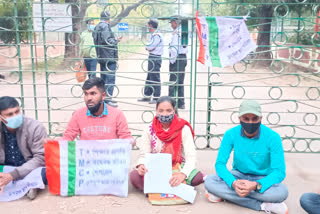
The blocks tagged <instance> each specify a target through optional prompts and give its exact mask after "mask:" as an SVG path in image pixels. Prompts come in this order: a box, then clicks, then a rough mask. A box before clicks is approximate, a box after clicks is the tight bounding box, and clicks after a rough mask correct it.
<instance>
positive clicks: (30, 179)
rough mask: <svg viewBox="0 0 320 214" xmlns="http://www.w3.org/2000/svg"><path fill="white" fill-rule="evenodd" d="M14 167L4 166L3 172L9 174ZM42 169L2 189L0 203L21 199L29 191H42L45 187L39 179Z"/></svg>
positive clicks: (40, 178)
mask: <svg viewBox="0 0 320 214" xmlns="http://www.w3.org/2000/svg"><path fill="white" fill-rule="evenodd" d="M15 168H16V167H12V166H4V168H3V172H4V173H9V172H11V171H13V170H14V169H15ZM41 170H42V168H41V167H40V168H37V169H35V170H33V171H31V172H30V173H29V174H28V175H27V176H25V177H24V178H23V179H21V180H17V181H11V182H10V183H8V184H7V185H6V186H5V187H4V191H3V193H2V194H0V201H14V200H17V199H19V198H22V197H23V196H24V195H25V194H26V193H27V192H28V191H29V190H30V189H44V188H45V186H44V184H43V181H42V177H41Z"/></svg>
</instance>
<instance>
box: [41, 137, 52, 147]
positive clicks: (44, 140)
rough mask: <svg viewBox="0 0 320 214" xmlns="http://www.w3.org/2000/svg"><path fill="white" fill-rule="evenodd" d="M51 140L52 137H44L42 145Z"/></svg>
mask: <svg viewBox="0 0 320 214" xmlns="http://www.w3.org/2000/svg"><path fill="white" fill-rule="evenodd" d="M49 140H51V139H50V138H47V139H42V141H41V143H42V145H43V146H44V145H46V144H47V143H48V141H49Z"/></svg>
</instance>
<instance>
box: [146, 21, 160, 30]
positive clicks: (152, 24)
mask: <svg viewBox="0 0 320 214" xmlns="http://www.w3.org/2000/svg"><path fill="white" fill-rule="evenodd" d="M148 25H151V26H152V28H154V29H157V28H158V20H156V19H150V20H149V21H148Z"/></svg>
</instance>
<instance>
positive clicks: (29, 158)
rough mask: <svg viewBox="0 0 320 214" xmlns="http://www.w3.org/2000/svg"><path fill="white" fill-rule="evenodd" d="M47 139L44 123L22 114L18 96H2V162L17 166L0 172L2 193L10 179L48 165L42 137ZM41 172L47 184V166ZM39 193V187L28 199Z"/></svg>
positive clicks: (23, 175) (0, 160)
mask: <svg viewBox="0 0 320 214" xmlns="http://www.w3.org/2000/svg"><path fill="white" fill-rule="evenodd" d="M46 138H47V132H46V129H45V128H44V126H43V125H42V124H41V123H40V122H39V121H37V120H34V119H31V118H28V117H25V116H23V115H22V112H21V108H20V106H19V103H18V101H17V100H16V99H15V98H13V97H8V96H4V97H0V165H7V166H14V167H16V168H15V170H14V171H12V172H10V173H0V194H1V192H2V191H3V189H4V187H5V186H6V185H7V184H8V183H10V182H11V181H13V180H19V179H22V178H24V177H25V176H26V175H28V174H29V173H30V172H31V171H32V170H34V169H36V168H38V167H44V166H45V160H44V148H43V145H42V140H43V139H46ZM41 174H42V180H43V181H44V183H45V184H46V176H45V169H43V170H42V173H41ZM36 196H37V190H36V189H31V190H30V191H29V192H28V193H27V197H28V198H29V199H34V198H35V197H36Z"/></svg>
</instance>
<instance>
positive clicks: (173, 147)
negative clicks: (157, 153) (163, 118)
mask: <svg viewBox="0 0 320 214" xmlns="http://www.w3.org/2000/svg"><path fill="white" fill-rule="evenodd" d="M185 125H187V126H189V127H190V130H191V133H192V136H193V137H194V132H193V129H192V127H191V125H190V123H189V122H188V121H186V120H184V119H182V118H178V117H177V115H174V118H173V120H172V122H171V124H170V127H169V130H168V131H165V130H163V127H162V124H161V123H160V121H159V120H158V118H157V117H155V118H154V119H153V122H152V128H153V129H154V131H155V133H156V135H157V137H158V138H159V139H160V140H161V141H162V142H164V143H165V145H164V148H163V149H162V151H161V152H162V153H169V154H172V165H173V166H174V165H175V164H176V163H180V164H181V162H182V157H181V148H182V146H181V145H182V129H183V127H184V126H185Z"/></svg>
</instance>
